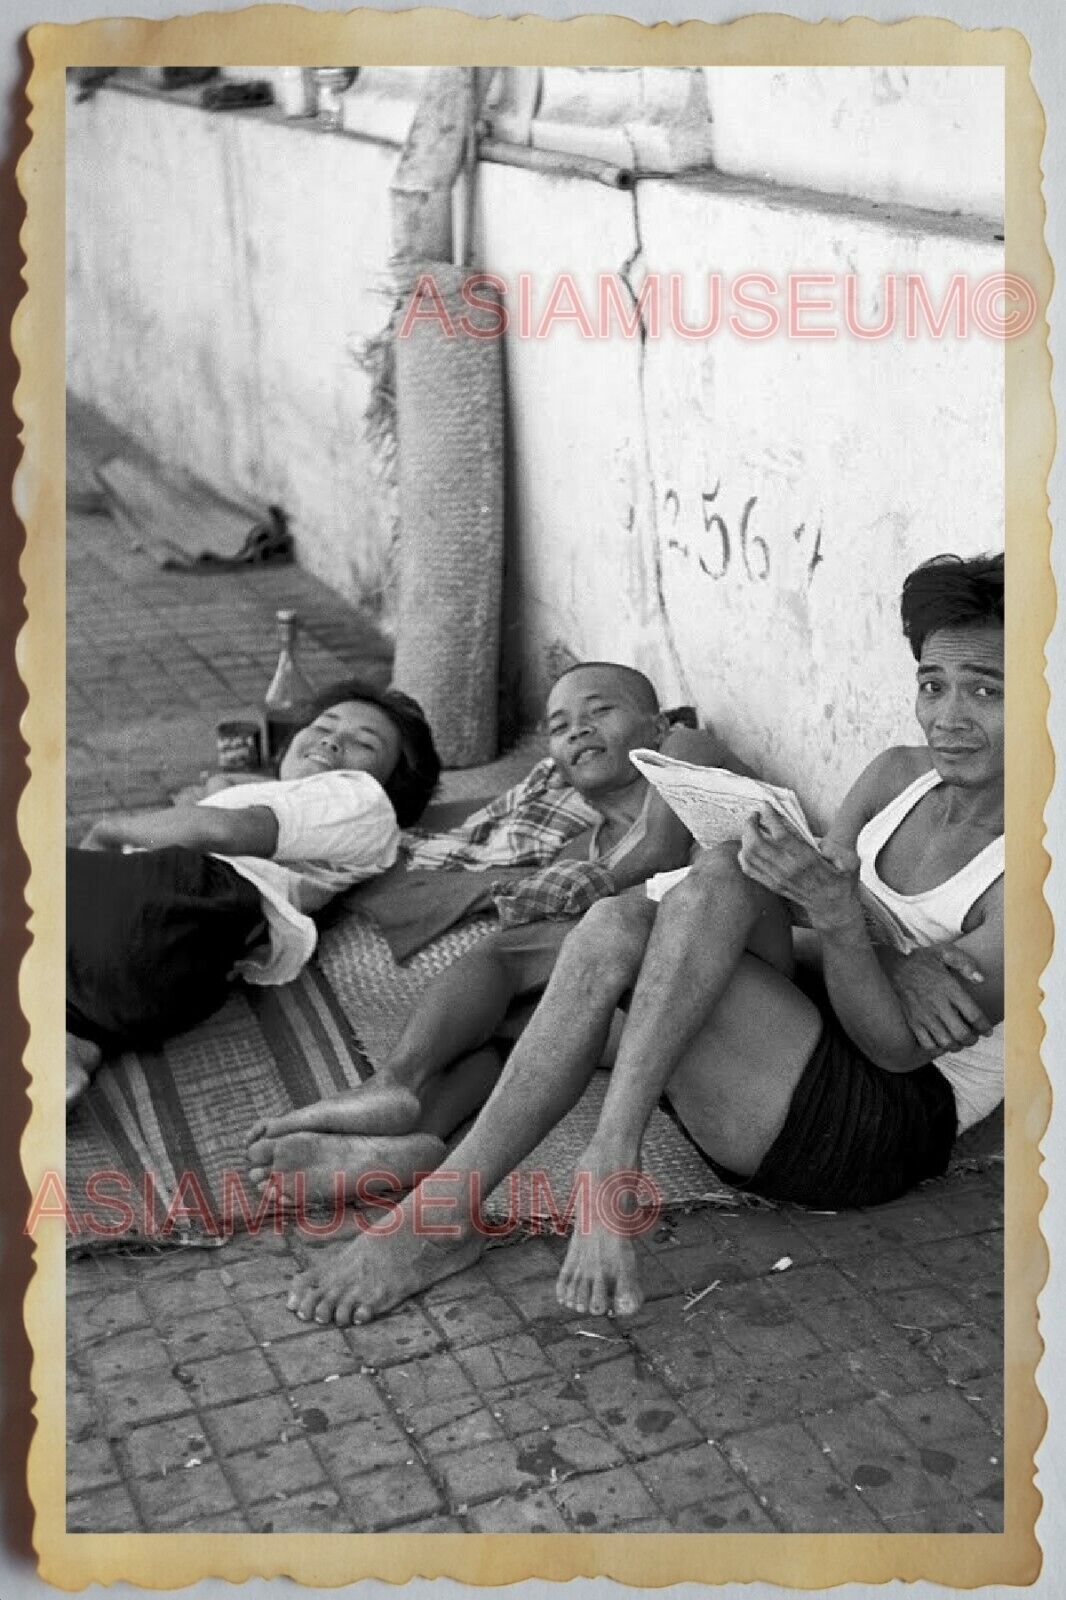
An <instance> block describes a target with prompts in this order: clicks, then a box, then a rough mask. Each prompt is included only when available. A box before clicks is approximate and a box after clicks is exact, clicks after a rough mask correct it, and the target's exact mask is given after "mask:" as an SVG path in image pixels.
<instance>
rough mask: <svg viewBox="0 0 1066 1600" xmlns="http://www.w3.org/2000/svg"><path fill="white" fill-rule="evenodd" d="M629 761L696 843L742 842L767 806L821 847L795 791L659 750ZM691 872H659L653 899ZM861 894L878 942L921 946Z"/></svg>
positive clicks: (882, 907) (890, 914)
mask: <svg viewBox="0 0 1066 1600" xmlns="http://www.w3.org/2000/svg"><path fill="white" fill-rule="evenodd" d="M629 759H630V761H632V763H633V765H634V766H635V767H636V768H637V770H638V771H639V772H642V773H643V774H644V776H645V777H646V778H647V780H648V782H649V783H650V784H651V785H652V786H653V787H654V788H656V789H657V790H658V791H659V793H660V794H661V795H662V797H663V799H664V800H665V801H666V803H667V805H668V806H669V807H670V809H671V811H674V812H676V813H677V815H678V816H679V817H680V818H681V821H682V822H683V823H684V824H685V826H686V828H687V829H688V831H689V833H691V835H692V837H693V838H694V839H695V841H696V843H697V844H700V845H703V846H705V847H706V846H708V845H712V844H722V843H724V842H725V841H727V840H729V839H739V838H740V834H741V830H742V828H743V826H744V824H745V822H747V820H748V818H749V817H750V816H751V815H752V814H753V813H754V812H756V811H758V810H759V808H760V807H761V806H766V805H768V806H770V807H771V808H772V809H773V810H774V811H776V812H777V814H778V816H779V817H782V818H783V819H784V821H785V822H787V823H788V825H789V826H790V827H791V828H794V829H795V831H796V832H797V833H798V834H799V836H800V838H801V839H806V841H807V843H808V844H811V845H813V846H814V848H815V849H818V841H817V839H816V838H815V836H814V834H813V833H812V832H811V830H810V826H809V824H808V822H807V819H806V817H805V816H804V815H803V807H802V806H801V805H800V803H799V800H798V799H797V798H796V796H795V794H794V793H793V791H792V790H791V789H783V788H780V787H779V786H778V785H777V784H775V783H765V782H764V781H763V780H762V779H761V778H744V777H741V776H740V774H739V773H737V772H730V771H729V770H728V768H726V767H697V766H694V765H693V764H692V762H690V761H678V760H677V759H676V758H675V757H673V756H663V755H660V754H659V752H658V751H657V750H631V751H630V752H629ZM687 870H688V869H687V868H684V867H682V868H681V870H680V871H679V872H676V873H661V874H660V875H659V877H660V880H661V882H660V890H661V892H660V893H656V894H653V895H652V896H651V898H652V899H656V900H658V899H661V898H662V894H664V893H665V892H666V890H667V889H668V888H670V887H671V886H672V885H671V884H670V883H668V882H667V881H666V880H667V879H672V880H675V881H676V879H678V878H680V877H683V876H684V873H685V872H686V871H687ZM654 881H656V880H653V882H654ZM860 894H861V899H862V904H863V910H864V912H865V914H866V918H867V924H868V925H869V927H870V932H871V935H872V936H873V937H874V939H875V940H877V942H878V943H888V944H891V945H893V946H895V948H896V949H897V950H899V951H901V952H902V953H903V954H904V955H907V954H909V952H910V951H912V950H914V949H916V948H917V944H916V941H915V940H914V938H913V936H912V935H911V933H910V931H909V930H908V929H907V928H906V926H905V925H904V924H903V922H901V921H900V919H899V918H898V917H897V916H896V915H895V913H894V912H893V911H892V910H891V909H890V908H889V907H888V906H886V905H884V904H882V902H881V901H879V900H875V899H874V898H873V897H872V896H870V895H869V894H867V893H864V892H862V891H860Z"/></svg>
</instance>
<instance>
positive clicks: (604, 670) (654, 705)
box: [552, 661, 659, 716]
mask: <svg viewBox="0 0 1066 1600" xmlns="http://www.w3.org/2000/svg"><path fill="white" fill-rule="evenodd" d="M578 672H596V673H599V674H602V675H603V676H604V678H606V675H607V674H610V681H611V682H612V683H613V684H616V685H617V687H618V689H619V691H620V692H622V693H624V694H625V697H626V699H627V700H628V701H629V702H630V703H631V704H632V705H635V706H637V707H638V708H639V709H640V710H641V711H647V712H648V713H649V714H650V715H651V716H655V714H656V713H657V711H658V710H659V697H658V695H657V694H656V693H655V689H654V686H653V685H652V682H651V680H650V678H646V677H645V676H644V674H643V672H638V671H637V669H636V667H626V666H623V665H622V663H621V662H620V661H579V662H578V664H577V666H576V667H567V669H566V671H565V672H562V673H560V674H559V676H558V678H556V680H555V683H553V684H552V692H553V693H554V691H555V689H556V688H557V686H558V685H559V684H560V683H562V681H563V679H564V678H572V677H573V676H574V674H575V673H578Z"/></svg>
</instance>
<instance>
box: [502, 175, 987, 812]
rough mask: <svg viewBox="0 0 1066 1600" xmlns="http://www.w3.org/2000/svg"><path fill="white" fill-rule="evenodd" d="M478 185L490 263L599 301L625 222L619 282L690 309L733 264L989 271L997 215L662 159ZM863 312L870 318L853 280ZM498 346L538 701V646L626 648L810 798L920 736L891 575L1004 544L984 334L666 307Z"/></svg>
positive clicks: (592, 652)
mask: <svg viewBox="0 0 1066 1600" xmlns="http://www.w3.org/2000/svg"><path fill="white" fill-rule="evenodd" d="M482 183H483V207H482V225H483V230H484V232H483V240H482V259H483V260H484V261H485V262H486V264H487V265H488V266H489V267H491V268H492V270H494V271H497V272H499V273H500V274H501V275H502V276H503V277H505V278H509V279H512V280H514V279H515V278H516V276H517V274H518V273H519V272H521V271H522V270H528V268H529V263H530V262H531V261H534V262H536V263H537V273H538V279H539V278H540V277H541V276H543V278H544V280H545V281H546V282H550V281H551V279H552V278H553V276H554V275H555V274H556V273H557V272H562V271H569V272H572V273H573V274H574V276H575V281H576V282H577V284H578V287H579V289H580V290H581V293H582V297H583V300H584V301H585V302H587V303H589V304H594V303H595V290H594V288H593V281H594V278H595V275H596V274H597V273H599V272H601V271H621V270H622V269H623V268H624V267H625V264H626V262H627V261H628V260H631V258H632V257H633V252H634V250H635V248H636V245H637V241H638V232H637V224H638V222H639V240H640V244H641V251H640V256H639V259H637V260H636V261H633V262H632V265H631V267H630V277H631V281H632V282H633V283H634V284H635V285H637V286H639V284H640V282H641V281H642V279H643V275H644V272H645V270H660V271H662V272H666V271H668V270H675V271H678V272H680V273H681V274H682V275H683V277H684V280H685V281H686V283H687V284H690V285H691V286H692V292H691V300H690V302H689V303H688V308H687V309H688V317H689V319H690V320H691V322H693V323H695V322H696V320H697V315H698V312H699V307H700V300H701V295H702V292H703V285H705V283H706V275H707V272H708V270H709V269H710V268H712V267H713V268H714V269H717V270H719V271H721V273H722V274H723V277H724V278H725V279H726V280H729V279H732V278H733V277H735V276H736V275H737V274H739V273H740V272H743V271H751V270H756V269H760V270H763V271H766V272H769V273H771V274H773V275H778V276H780V277H781V278H782V279H783V278H784V277H785V275H786V274H787V273H788V272H789V271H790V270H793V271H811V270H826V271H832V272H837V273H841V274H842V273H844V272H846V271H852V272H855V273H856V274H857V275H858V278H859V281H860V282H861V283H864V284H867V283H868V284H871V285H880V283H881V281H882V277H883V274H885V273H886V272H891V273H899V274H906V273H917V272H922V273H924V274H926V275H927V278H928V280H929V284H930V293H931V297H932V300H933V303H934V305H937V304H939V300H940V294H941V291H942V287H943V285H944V283H945V282H946V280H947V278H949V277H950V275H951V274H952V273H954V272H959V271H961V272H964V273H966V274H967V275H968V276H969V277H970V278H971V279H973V280H977V279H980V278H981V277H982V276H983V275H984V274H985V273H989V272H993V271H996V270H999V269H1000V268H1001V266H1002V257H1001V247H1000V246H999V244H997V243H996V242H995V241H994V240H993V239H992V238H991V233H989V234H988V239H987V242H980V243H979V242H975V241H974V240H973V239H972V238H967V237H966V236H965V234H962V233H957V234H956V236H954V237H953V236H950V235H944V234H938V233H930V232H928V231H925V230H924V229H923V230H919V229H917V228H916V227H915V226H913V222H914V218H913V216H912V217H911V218H910V219H909V220H908V225H906V226H904V225H903V224H902V223H900V224H897V225H889V224H887V223H886V222H884V221H881V220H876V219H863V218H859V217H856V216H855V215H852V214H850V213H849V211H848V210H847V209H846V208H840V207H838V208H835V209H828V208H827V209H825V210H821V211H812V210H810V209H807V208H801V207H797V206H789V205H784V204H779V205H774V206H769V205H767V203H766V200H765V196H763V195H762V194H759V193H756V192H749V193H747V194H744V193H743V192H736V193H730V194H721V193H716V192H714V191H713V190H711V189H707V188H700V187H698V186H695V185H683V184H678V183H677V182H676V181H664V182H647V183H642V184H640V185H639V186H638V190H637V192H636V198H634V197H633V196H632V195H628V194H625V193H618V192H614V191H611V190H608V189H605V188H601V187H599V186H596V185H590V184H584V183H579V182H575V181H563V180H558V179H556V180H546V179H544V178H541V177H539V176H534V175H531V174H527V173H516V172H511V171H508V170H505V169H502V168H491V169H486V170H485V172H484V173H483V175H482ZM544 298H546V292H545V294H544V295H542V303H543V299H544ZM861 309H862V314H863V317H864V318H865V319H868V320H869V321H870V322H871V323H872V322H873V320H874V307H873V306H872V305H871V304H870V303H869V300H867V302H866V303H864V304H863V305H862V308H861ZM823 320H825V321H829V320H830V319H829V318H825V319H823ZM507 369H508V375H509V376H508V384H509V395H510V403H511V406H512V427H513V430H514V444H515V459H514V462H513V471H514V493H515V497H516V500H517V507H518V515H517V531H516V546H517V549H516V569H517V582H518V586H519V596H518V613H519V615H520V616H521V618H522V623H523V626H522V636H521V637H522V661H523V666H524V680H523V681H524V684H525V687H526V691H527V693H528V695H529V704H530V705H533V704H535V703H536V702H537V700H538V698H539V696H540V694H541V693H542V692H543V689H544V686H545V683H546V672H545V660H546V655H547V652H548V651H549V650H550V648H551V646H552V645H553V644H556V643H563V644H565V645H567V646H568V647H569V648H570V649H571V650H573V651H574V652H575V653H576V654H578V655H587V656H589V657H594V656H600V657H602V656H610V657H615V656H621V657H622V658H623V659H626V660H631V661H632V662H633V663H634V664H635V665H638V666H640V667H642V668H643V669H644V670H645V671H647V672H648V673H649V674H650V676H651V677H652V678H653V679H654V680H655V681H656V682H657V683H658V685H659V686H660V688H661V690H662V692H663V693H664V694H665V695H667V696H668V697H670V698H671V699H692V700H694V701H695V703H696V704H697V705H698V706H699V709H700V711H701V713H702V714H703V715H704V716H707V717H710V718H711V720H712V721H713V722H714V723H715V725H716V726H717V727H719V729H720V730H721V731H722V732H723V733H724V734H726V735H727V736H728V737H729V738H730V739H731V740H732V742H733V743H734V745H735V747H736V748H737V750H738V751H739V752H740V753H741V754H742V755H744V756H745V757H747V759H749V760H750V761H752V762H753V763H755V764H756V765H757V766H758V767H759V768H760V769H761V770H763V771H764V772H765V773H766V775H767V776H770V777H773V778H776V779H781V780H785V781H788V782H789V783H791V784H793V785H794V786H795V787H796V788H797V789H798V790H799V792H800V793H801V795H802V797H803V798H804V799H805V801H807V803H808V804H809V805H810V806H811V808H812V810H813V811H814V812H815V813H816V814H817V815H818V816H819V817H820V818H825V817H826V816H827V814H828V813H829V811H830V810H831V809H832V807H833V805H834V803H835V802H836V800H838V799H839V798H840V796H841V795H842V793H843V792H844V790H845V789H846V788H847V786H848V784H849V783H850V781H851V779H852V778H853V777H854V776H855V775H856V774H857V771H858V770H859V769H860V768H861V766H862V765H863V764H864V762H865V761H866V759H868V758H869V757H871V756H872V755H874V754H876V753H877V751H878V750H880V749H882V748H883V747H884V746H885V745H886V744H888V743H891V742H898V741H901V740H903V741H907V742H910V741H912V740H913V739H915V738H917V729H916V725H915V724H914V722H913V719H912V716H911V712H910V701H911V698H912V683H913V663H912V661H911V658H910V656H909V653H908V652H907V650H906V648H905V646H904V644H903V642H902V639H901V636H900V631H899V624H898V620H897V603H898V595H899V589H900V583H901V580H902V578H903V576H904V575H905V573H906V572H907V571H908V570H909V569H910V568H911V567H912V566H914V565H916V564H917V563H918V562H919V561H921V560H923V559H925V558H926V557H928V556H931V555H935V554H937V553H938V552H940V551H945V550H954V551H957V552H959V553H963V554H972V553H976V552H978V551H982V550H988V549H997V548H1001V547H1002V543H1003V481H1002V480H1003V452H1002V437H1003V370H1002V345H1001V344H998V343H994V342H993V341H991V340H990V339H988V338H987V337H985V336H984V335H981V334H977V335H974V336H972V337H969V338H967V339H965V340H961V341H960V340H957V339H955V338H953V337H947V338H944V339H942V340H939V341H938V340H934V339H931V338H929V337H925V338H919V339H917V340H915V341H907V340H906V339H905V338H904V337H903V336H902V333H901V334H900V335H899V336H898V337H895V338H891V339H886V340H885V341H884V342H883V343H872V344H865V343H860V342H858V341H856V340H855V339H853V338H851V337H848V336H847V335H842V336H841V337H840V338H838V339H836V340H832V341H826V342H798V341H797V342H789V341H788V340H786V339H785V338H784V337H783V336H779V337H776V338H773V339H768V340H766V341H764V342H761V343H760V342H752V341H746V340H744V341H742V340H740V339H738V338H736V337H734V336H731V335H729V334H727V333H720V334H719V335H717V336H715V337H713V338H712V339H710V340H708V341H706V342H702V343H695V342H693V343H690V342H685V341H684V340H681V339H678V338H677V337H676V336H674V335H673V334H671V333H669V332H668V331H667V330H666V329H665V327H664V330H663V333H662V335H661V337H660V338H659V339H658V340H657V341H654V340H649V341H648V343H647V345H646V347H645V349H644V352H643V354H642V351H641V346H640V343H639V341H637V340H626V339H623V338H622V337H620V336H616V337H615V338H614V339H612V340H610V341H608V342H607V343H601V342H599V341H598V340H594V341H590V340H587V339H584V338H583V337H582V336H581V334H580V332H579V330H578V329H576V328H571V327H563V328H560V327H556V328H555V329H553V331H552V332H551V334H550V336H549V337H548V338H546V339H544V340H543V341H533V342H530V343H524V342H521V341H520V340H518V339H517V338H516V337H509V342H508V348H507ZM704 496H707V497H708V498H707V499H706V500H705V499H704V498H703V497H704ZM711 497H713V498H711ZM749 501H752V502H753V504H752V505H751V508H750V512H749V521H748V532H749V536H750V544H749V563H750V568H751V571H750V573H749V570H748V568H747V566H746V565H745V561H744V556H743V552H742V549H741V542H740V524H741V519H742V515H743V511H744V507H745V505H746V504H747V503H748V502H749ZM716 515H720V516H721V517H722V519H723V521H724V523H725V526H726V536H727V538H728V541H729V546H730V553H729V562H728V567H726V563H725V552H724V547H723V543H722V539H721V534H720V531H719V528H718V525H717V524H715V523H714V522H713V520H712V519H713V518H714V517H715V516H716ZM708 522H710V524H711V526H710V527H709V528H708V527H707V526H706V523H708ZM801 526H802V532H799V531H798V530H800V528H801ZM755 538H758V539H759V540H762V541H764V544H763V545H759V544H756V543H755V542H754V540H755ZM819 539H820V543H819V545H818V554H819V556H820V560H819V561H818V562H817V564H815V565H814V567H813V573H812V572H811V571H810V570H809V569H810V567H811V563H812V561H813V558H814V555H815V548H816V540H819ZM701 560H702V563H703V565H702V566H701ZM767 565H768V572H767V576H766V577H765V578H764V577H763V576H762V572H763V569H764V566H767ZM705 568H706V570H705ZM723 569H724V570H723Z"/></svg>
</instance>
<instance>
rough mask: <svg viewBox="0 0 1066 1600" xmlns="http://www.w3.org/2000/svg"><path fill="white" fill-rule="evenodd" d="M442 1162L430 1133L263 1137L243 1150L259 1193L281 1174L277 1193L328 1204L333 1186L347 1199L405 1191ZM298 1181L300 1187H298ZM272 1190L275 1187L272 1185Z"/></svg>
mask: <svg viewBox="0 0 1066 1600" xmlns="http://www.w3.org/2000/svg"><path fill="white" fill-rule="evenodd" d="M443 1159H444V1144H443V1142H442V1141H441V1140H440V1139H438V1138H436V1136H435V1135H434V1134H432V1133H408V1134H404V1135H402V1136H401V1137H400V1138H396V1139H384V1138H383V1139H369V1138H361V1137H352V1136H349V1135H345V1134H337V1133H287V1134H283V1135H282V1136H281V1137H280V1138H277V1139H275V1138H270V1137H263V1138H262V1139H257V1140H256V1141H255V1142H254V1143H253V1144H251V1145H250V1146H249V1148H248V1163H249V1165H248V1176H249V1177H250V1178H251V1180H252V1182H253V1183H254V1184H255V1185H256V1187H257V1188H258V1190H259V1191H260V1193H262V1192H263V1190H264V1189H265V1188H266V1187H267V1184H268V1182H269V1181H270V1176H271V1174H272V1173H280V1174H281V1178H282V1182H281V1194H282V1196H283V1197H284V1198H285V1199H288V1200H290V1201H291V1200H292V1199H294V1198H295V1197H296V1196H297V1194H299V1195H300V1196H301V1197H302V1198H303V1199H305V1200H308V1201H318V1200H322V1201H326V1202H328V1203H333V1202H334V1201H335V1200H336V1198H337V1188H338V1184H341V1185H343V1193H344V1195H345V1198H346V1199H348V1200H365V1199H366V1198H367V1196H368V1194H371V1193H373V1194H382V1193H395V1192H396V1191H398V1190H404V1189H409V1188H410V1187H411V1185H412V1184H413V1183H415V1182H417V1180H418V1177H419V1175H420V1174H422V1173H425V1172H432V1171H433V1169H434V1168H435V1167H439V1166H440V1164H441V1162H442V1161H443ZM297 1179H299V1187H297ZM275 1187H276V1186H275Z"/></svg>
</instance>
